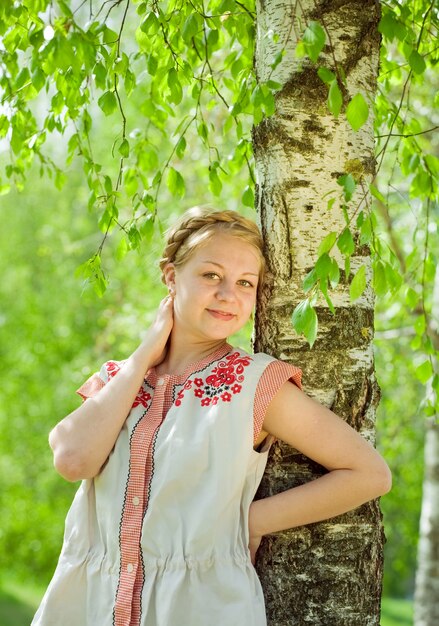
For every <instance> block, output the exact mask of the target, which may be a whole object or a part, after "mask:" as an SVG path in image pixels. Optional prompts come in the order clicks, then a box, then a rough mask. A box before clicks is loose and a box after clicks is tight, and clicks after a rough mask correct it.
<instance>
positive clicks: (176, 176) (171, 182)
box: [166, 167, 185, 198]
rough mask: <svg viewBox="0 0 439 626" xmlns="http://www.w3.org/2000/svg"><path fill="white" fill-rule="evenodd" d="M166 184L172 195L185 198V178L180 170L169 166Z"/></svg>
mask: <svg viewBox="0 0 439 626" xmlns="http://www.w3.org/2000/svg"><path fill="white" fill-rule="evenodd" d="M166 184H167V186H168V189H169V191H170V192H171V193H172V195H174V196H178V197H180V198H183V196H184V194H185V184H184V179H183V176H182V175H181V174H180V172H178V171H177V170H176V169H175V168H173V167H170V168H169V172H168V177H167V179H166Z"/></svg>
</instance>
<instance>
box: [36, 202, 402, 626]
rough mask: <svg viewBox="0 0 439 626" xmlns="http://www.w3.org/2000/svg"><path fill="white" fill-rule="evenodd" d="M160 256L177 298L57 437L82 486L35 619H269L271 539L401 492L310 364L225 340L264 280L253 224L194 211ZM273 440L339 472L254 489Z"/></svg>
mask: <svg viewBox="0 0 439 626" xmlns="http://www.w3.org/2000/svg"><path fill="white" fill-rule="evenodd" d="M160 267H161V270H162V278H163V281H164V282H165V284H166V285H167V287H168V290H169V295H168V296H167V297H166V298H165V299H164V300H163V301H162V302H161V304H160V306H159V308H158V312H157V316H156V319H155V321H154V323H153V324H152V326H151V328H150V329H149V330H148V331H147V333H146V335H145V337H144V339H143V341H142V343H141V344H140V346H139V347H138V348H137V349H136V350H135V351H134V352H133V354H131V356H129V357H128V358H127V359H126V360H125V361H123V362H115V361H109V362H107V363H106V364H104V366H103V367H102V369H101V371H100V373H99V374H95V375H94V376H92V377H91V378H90V379H89V380H88V381H87V382H86V383H85V384H84V385H83V386H82V387H81V389H80V390H79V393H80V394H81V395H82V397H83V398H85V399H86V401H85V402H84V403H83V405H82V406H81V407H79V408H78V409H76V410H75V411H73V413H71V414H70V415H68V416H67V417H66V418H64V419H63V420H62V421H61V422H60V423H59V424H58V425H57V426H56V427H55V428H54V429H53V431H52V432H51V434H50V438H49V441H50V445H51V447H52V449H53V453H54V463H55V467H56V469H57V470H58V472H59V473H60V474H61V475H62V476H64V477H65V478H66V479H67V480H72V481H75V480H82V481H83V482H82V485H81V487H80V489H79V491H78V493H77V494H76V497H75V500H74V502H73V505H72V507H71V509H70V511H69V514H68V516H67V520H66V533H65V538H64V544H63V548H62V552H61V556H60V560H59V563H58V566H57V569H56V571H55V574H54V577H53V580H52V582H51V583H50V585H49V588H48V590H47V592H46V595H45V597H44V599H43V601H42V603H41V606H40V608H39V610H38V612H37V614H36V616H35V618H34V621H33V624H34V626H37V625H38V626H49V625H53V626H55V625H56V626H60V625H62V626H107V625H108V626H109V625H110V624H114V625H116V626H121V625H124V626H137V625H138V626H223V625H227V626H264V625H265V624H266V618H265V610H264V601H263V596H262V590H261V586H260V583H259V580H258V578H257V575H256V572H255V570H254V568H253V565H252V563H254V560H255V555H256V551H257V549H258V546H259V544H260V542H261V539H262V537H263V536H264V535H266V534H270V533H273V532H276V531H279V530H283V529H287V528H292V527H295V526H300V525H302V524H308V523H311V522H316V521H318V520H322V519H326V518H329V517H333V516H335V515H338V514H340V513H343V512H345V511H348V510H350V509H353V508H355V507H357V506H359V505H360V504H362V503H364V502H366V501H368V500H370V499H372V498H375V497H377V496H379V495H382V494H384V493H385V492H386V491H388V489H389V488H390V473H389V470H388V467H387V465H386V464H385V462H384V461H383V459H382V458H381V457H380V455H379V454H378V453H377V452H376V451H375V450H374V449H373V447H372V446H371V445H369V444H368V443H367V442H366V441H365V440H364V439H363V438H362V437H361V436H360V435H359V434H358V433H356V432H355V431H354V430H353V429H351V428H350V427H349V426H348V425H347V424H346V423H345V422H344V421H343V420H341V419H340V418H338V417H337V416H336V415H334V414H333V413H332V412H331V411H329V410H328V409H326V408H325V407H323V406H322V405H320V404H319V403H317V402H315V401H314V400H312V399H310V398H309V397H308V396H306V395H305V394H304V393H303V392H302V391H301V389H300V377H301V373H300V370H299V369H298V368H296V367H294V366H292V365H289V364H287V363H283V362H281V361H278V360H276V359H274V358H272V357H270V356H269V355H266V354H262V353H260V354H255V355H251V354H248V353H246V352H245V351H243V350H241V349H239V348H233V347H232V346H230V345H229V344H228V343H227V341H226V339H227V337H228V336H230V335H232V334H233V333H235V332H236V331H238V330H239V329H240V328H242V326H243V325H244V324H245V323H246V322H247V320H248V319H249V317H250V315H251V313H252V311H253V308H254V305H255V302H256V293H257V289H258V285H260V284H261V282H262V281H263V280H264V272H265V262H264V257H263V253H262V240H261V236H260V233H259V231H258V229H257V227H256V226H255V224H253V222H251V221H249V220H247V219H245V218H243V217H242V216H240V215H239V214H237V213H235V212H233V211H219V212H215V211H211V210H201V209H198V208H195V209H191V210H190V211H188V212H187V213H186V214H185V215H184V216H183V217H182V218H181V220H180V221H179V222H178V223H177V224H176V225H175V226H174V227H173V228H172V229H171V230H170V232H169V234H168V241H167V245H166V248H165V251H164V255H163V258H162V260H161V262H160ZM274 438H277V439H280V440H282V441H285V442H286V443H288V444H290V445H291V446H293V447H294V448H296V449H298V450H300V451H301V452H303V453H304V454H306V455H307V456H309V457H310V458H312V459H314V460H315V461H317V462H318V463H320V464H321V465H323V466H324V467H325V468H326V469H327V470H328V472H327V473H326V474H325V475H324V476H322V477H321V478H318V479H317V480H314V481H312V482H310V483H308V484H306V485H302V486H300V487H296V488H293V489H290V490H287V491H285V492H284V493H280V494H277V495H275V496H272V497H270V498H265V499H263V500H258V501H253V498H254V495H255V492H256V489H257V487H258V485H259V482H260V479H261V477H262V473H263V470H264V467H265V463H266V459H267V453H268V449H269V447H270V444H271V442H272V441H273V439H274Z"/></svg>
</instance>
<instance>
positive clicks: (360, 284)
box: [350, 265, 366, 302]
mask: <svg viewBox="0 0 439 626" xmlns="http://www.w3.org/2000/svg"><path fill="white" fill-rule="evenodd" d="M365 289H366V266H365V265H362V266H361V267H360V269H359V270H358V272H357V273H356V274H355V276H354V278H353V279H352V282H351V287H350V296H351V300H352V302H354V301H355V300H358V298H359V297H360V296H361V294H362V293H363V291H364V290H365Z"/></svg>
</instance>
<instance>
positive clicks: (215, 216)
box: [159, 206, 266, 284]
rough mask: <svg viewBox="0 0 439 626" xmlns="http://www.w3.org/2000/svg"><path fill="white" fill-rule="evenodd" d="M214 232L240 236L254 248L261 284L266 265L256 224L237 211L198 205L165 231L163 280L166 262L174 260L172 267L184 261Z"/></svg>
mask: <svg viewBox="0 0 439 626" xmlns="http://www.w3.org/2000/svg"><path fill="white" fill-rule="evenodd" d="M217 232H222V233H226V234H228V235H232V236H233V237H237V238H239V239H242V240H243V241H246V242H247V243H249V244H251V245H252V246H253V247H254V248H256V250H257V251H258V253H259V258H260V261H261V267H260V270H259V281H260V284H261V283H262V282H263V279H264V276H265V270H266V266H265V258H264V253H263V240H262V235H261V233H260V231H259V228H258V227H257V225H256V224H255V223H254V222H252V221H251V220H249V219H247V218H245V217H243V216H242V215H240V214H239V213H237V212H236V211H231V210H227V211H218V210H216V209H212V208H210V207H199V206H195V207H192V208H191V209H188V210H187V211H186V212H185V213H184V214H183V215H182V216H181V218H180V219H179V220H178V221H177V223H176V224H174V225H173V226H172V227H171V228H170V229H169V230H168V231H167V232H166V245H165V248H164V250H163V256H162V258H161V259H160V261H159V265H160V269H161V270H162V281H163V282H165V279H164V275H163V270H164V268H165V267H166V265H167V264H168V263H173V264H174V265H175V267H178V266H179V265H183V263H185V262H186V261H187V260H188V259H189V258H190V256H191V255H192V254H193V253H194V252H195V250H196V249H197V248H199V247H200V246H201V245H204V244H205V243H206V242H208V241H209V240H210V239H211V238H212V236H213V235H214V234H215V233H217Z"/></svg>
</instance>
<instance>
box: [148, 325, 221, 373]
mask: <svg viewBox="0 0 439 626" xmlns="http://www.w3.org/2000/svg"><path fill="white" fill-rule="evenodd" d="M226 343H227V341H226V339H220V340H215V341H204V342H201V341H200V342H195V341H194V342H188V341H187V340H184V339H182V340H180V339H179V337H178V336H177V333H174V332H172V333H171V337H170V341H169V348H168V351H167V353H166V356H165V358H164V359H163V361H162V362H161V363H160V364H159V365H157V367H156V372H157V373H158V374H174V375H178V374H182V373H183V372H184V371H185V369H186V368H187V367H188V366H189V365H190V364H191V363H196V362H197V361H201V360H202V359H203V358H204V357H206V356H208V355H209V354H211V353H212V352H215V351H216V350H217V349H218V348H220V347H221V346H224V345H225V344H226Z"/></svg>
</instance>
